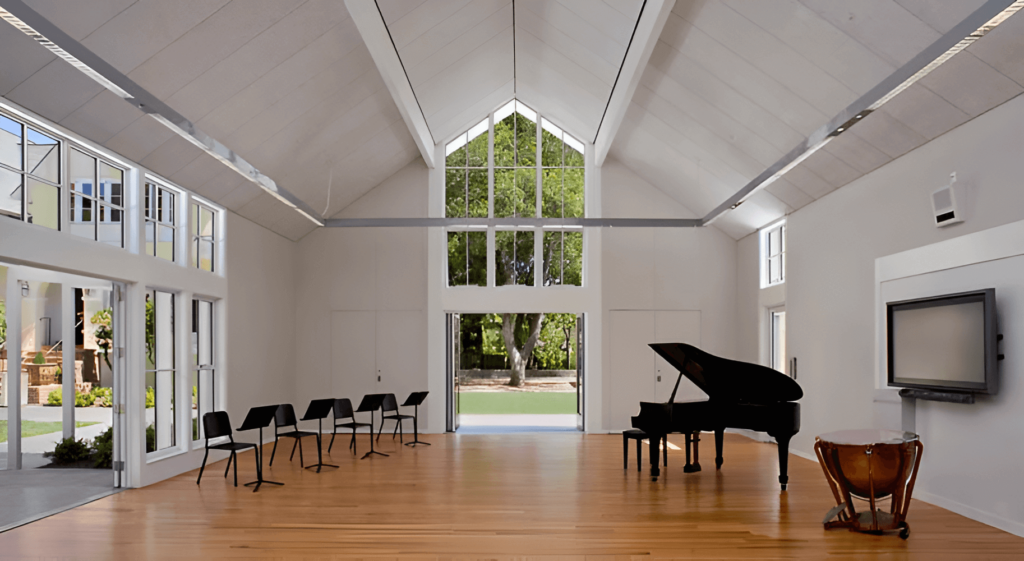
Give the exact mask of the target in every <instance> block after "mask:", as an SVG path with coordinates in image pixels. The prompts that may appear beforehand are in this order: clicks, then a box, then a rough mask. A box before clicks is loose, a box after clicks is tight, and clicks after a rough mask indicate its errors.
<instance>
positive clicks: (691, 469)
mask: <svg viewBox="0 0 1024 561" xmlns="http://www.w3.org/2000/svg"><path fill="white" fill-rule="evenodd" d="M698 471H700V464H689V465H685V466H683V473H697V472H698Z"/></svg>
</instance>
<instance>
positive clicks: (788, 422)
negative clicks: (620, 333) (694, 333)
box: [633, 343, 804, 491]
mask: <svg viewBox="0 0 1024 561" xmlns="http://www.w3.org/2000/svg"><path fill="white" fill-rule="evenodd" d="M650 347H651V348H652V349H654V352H656V353H658V354H659V355H660V356H661V357H662V358H664V359H665V360H666V361H668V363H669V364H671V365H672V366H674V367H675V368H676V369H677V370H679V378H677V379H676V384H675V387H674V388H673V389H672V395H671V397H669V400H668V403H645V402H641V403H640V414H639V415H637V416H635V417H633V428H638V429H640V430H642V431H644V432H646V433H647V434H648V436H649V442H650V445H651V448H650V454H649V456H650V458H651V478H652V479H653V480H655V481H656V480H657V479H658V476H659V475H660V470H659V469H658V459H659V454H658V445H659V443H660V442H661V441H662V439H663V437H664V436H665V435H666V434H669V433H682V434H684V435H685V436H686V466H685V467H684V468H683V470H684V471H685V472H687V473H689V472H694V471H700V461H699V457H698V446H699V442H700V437H699V433H700V431H714V432H715V467H716V468H717V469H721V467H722V437H723V434H724V433H725V429H727V428H738V429H748V430H755V431H760V432H766V433H768V434H769V435H770V436H773V437H775V441H776V442H778V445H779V483H780V484H781V485H782V490H783V491H785V490H786V484H787V483H788V482H789V476H788V474H787V471H788V467H789V466H788V463H789V461H788V460H789V440H790V439H791V438H792V437H793V435H795V434H796V433H797V432H799V431H800V404H799V403H796V401H797V400H798V399H800V398H801V397H803V395H804V392H803V390H802V389H800V385H799V384H797V383H796V380H793V379H792V378H790V377H789V376H786V375H785V374H783V373H781V372H779V371H777V370H773V369H771V368H768V367H766V366H761V365H759V364H752V363H749V362H740V361H738V360H729V359H725V358H721V357H717V356H715V355H712V354H709V353H706V352H704V351H702V350H700V349H698V348H697V347H694V346H691V345H687V344H685V343H652V344H651V345H650ZM684 375H685V376H686V377H687V378H689V379H690V381H691V382H693V383H694V384H696V385H697V387H698V388H700V389H701V390H703V391H704V393H706V394H708V397H709V399H707V400H705V401H689V402H681V403H675V397H676V392H677V391H678V390H679V382H680V381H681V380H682V378H683V376H684ZM691 447H692V450H693V460H694V461H693V462H692V463H691V461H690V457H691Z"/></svg>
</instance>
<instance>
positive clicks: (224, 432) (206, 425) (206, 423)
mask: <svg viewBox="0 0 1024 561" xmlns="http://www.w3.org/2000/svg"><path fill="white" fill-rule="evenodd" d="M203 432H205V433H206V452H205V453H204V454H203V465H201V466H199V478H198V479H196V485H199V482H200V481H202V480H203V470H205V469H206V460H207V458H209V457H210V450H227V451H228V452H231V455H230V456H228V465H227V466H226V467H225V468H224V477H227V476H228V470H230V469H231V461H232V460H234V462H235V487H238V456H237V452H238V451H239V450H248V449H249V448H253V449H255V450H256V472H257V473H259V472H260V471H261V470H260V450H259V448H257V447H256V445H255V444H252V443H249V442H235V437H234V436H232V435H231V420H230V419H228V413H227V411H213V412H210V413H207V414H205V415H203ZM223 436H226V437H228V441H227V442H222V443H220V444H213V445H211V444H210V439H211V438H220V437H223Z"/></svg>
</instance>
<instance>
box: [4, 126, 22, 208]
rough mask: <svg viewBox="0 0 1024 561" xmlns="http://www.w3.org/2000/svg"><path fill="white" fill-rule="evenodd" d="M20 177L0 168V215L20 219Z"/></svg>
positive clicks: (18, 174)
mask: <svg viewBox="0 0 1024 561" xmlns="http://www.w3.org/2000/svg"><path fill="white" fill-rule="evenodd" d="M0 134H4V133H3V132H2V131H0ZM0 149H2V148H0ZM21 178H22V175H21V174H20V173H14V172H13V171H10V170H6V169H3V168H0V216H7V217H10V218H14V219H17V220H21V195H22V192H23V191H22V188H21Z"/></svg>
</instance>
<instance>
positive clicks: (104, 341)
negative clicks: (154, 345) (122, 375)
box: [89, 308, 148, 369]
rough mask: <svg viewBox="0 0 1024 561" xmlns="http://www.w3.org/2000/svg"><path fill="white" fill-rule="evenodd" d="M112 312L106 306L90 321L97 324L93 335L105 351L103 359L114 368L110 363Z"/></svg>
mask: <svg viewBox="0 0 1024 561" xmlns="http://www.w3.org/2000/svg"><path fill="white" fill-rule="evenodd" d="M147 311H148V310H147ZM111 312H112V310H111V309H110V308H104V309H102V310H100V311H98V312H96V313H95V314H93V315H92V318H91V319H90V320H89V321H90V322H91V323H92V324H93V325H94V326H96V330H95V331H94V332H93V337H95V338H96V344H97V345H99V347H100V350H102V351H103V361H104V362H106V363H107V368H110V369H113V368H114V366H113V365H112V364H111V363H110V349H111V348H112V347H113V345H114V331H113V327H112V319H111ZM147 340H148V338H147Z"/></svg>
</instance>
